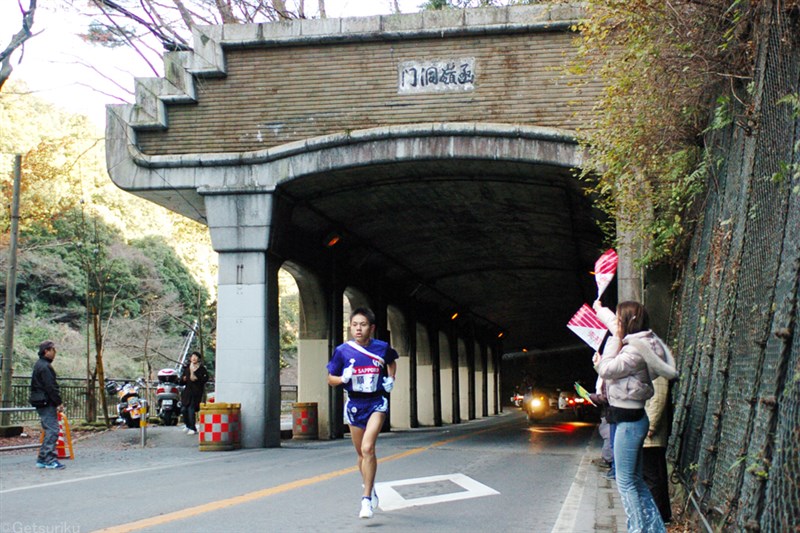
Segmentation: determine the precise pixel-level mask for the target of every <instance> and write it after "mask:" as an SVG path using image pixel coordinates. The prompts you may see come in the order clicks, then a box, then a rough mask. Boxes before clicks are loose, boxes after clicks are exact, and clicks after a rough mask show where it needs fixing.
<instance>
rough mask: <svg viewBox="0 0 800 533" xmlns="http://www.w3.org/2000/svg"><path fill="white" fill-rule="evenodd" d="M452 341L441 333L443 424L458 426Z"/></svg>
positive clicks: (440, 378) (440, 358)
mask: <svg viewBox="0 0 800 533" xmlns="http://www.w3.org/2000/svg"><path fill="white" fill-rule="evenodd" d="M450 344H451V339H450V338H449V336H448V335H445V334H444V333H442V332H440V333H439V354H440V357H439V386H440V388H441V409H442V423H447V424H457V423H458V420H457V419H456V415H455V410H454V409H453V405H454V404H455V403H456V402H454V401H453V385H454V383H455V382H456V380H455V379H454V378H453V374H454V372H453V357H452V354H451V349H450Z"/></svg>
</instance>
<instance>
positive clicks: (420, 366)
mask: <svg viewBox="0 0 800 533" xmlns="http://www.w3.org/2000/svg"><path fill="white" fill-rule="evenodd" d="M415 329H416V336H417V379H416V382H415V383H416V396H417V420H418V422H419V424H420V425H422V426H435V425H436V418H435V416H434V410H433V405H434V402H435V401H436V393H435V392H434V388H433V359H432V356H431V345H430V337H429V336H428V331H427V329H426V328H425V327H424V326H423V325H422V324H415ZM437 379H438V373H437Z"/></svg>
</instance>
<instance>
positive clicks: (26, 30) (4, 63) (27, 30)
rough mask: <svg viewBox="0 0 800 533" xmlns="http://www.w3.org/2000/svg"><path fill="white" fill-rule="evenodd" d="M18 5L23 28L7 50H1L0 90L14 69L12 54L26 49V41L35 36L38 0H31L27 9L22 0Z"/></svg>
mask: <svg viewBox="0 0 800 533" xmlns="http://www.w3.org/2000/svg"><path fill="white" fill-rule="evenodd" d="M17 5H19V10H20V12H21V13H22V29H20V30H19V31H18V32H17V33H15V34H14V36H13V37H12V38H11V42H10V43H8V46H6V48H5V50H3V51H2V52H0V90H2V89H3V85H4V84H5V83H6V80H7V79H8V78H9V76H11V71H13V70H14V67H12V66H11V55H12V54H13V53H14V51H15V50H16V49H17V48H20V47H23V50H24V45H25V41H27V40H28V39H30V38H31V37H33V36H34V33H33V32H32V31H31V28H32V27H33V16H34V14H35V13H36V0H30V3H29V4H28V10H27V11H26V10H25V9H24V8H23V7H22V4H21V3H20V0H18V2H17Z"/></svg>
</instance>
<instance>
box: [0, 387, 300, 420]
mask: <svg viewBox="0 0 800 533" xmlns="http://www.w3.org/2000/svg"><path fill="white" fill-rule="evenodd" d="M106 381H116V382H117V383H125V382H127V381H131V382H132V381H134V380H133V379H116V378H114V379H108V380H106ZM30 383H31V380H30V378H29V377H25V376H15V377H13V378H12V382H11V405H10V406H8V409H11V411H10V412H11V417H10V418H11V420H10V423H11V424H23V423H25V422H29V423H31V422H38V421H39V415H38V414H37V413H36V410H35V409H33V408H30V409H27V408H28V407H30V404H29V403H28V398H29V396H30V390H31V387H30ZM157 385H158V382H155V381H153V382H149V383H148V387H146V388H145V389H143V390H141V391H140V394H141V395H142V396H143V397H144V398H146V399H147V401H148V402H149V403H150V405H153V406H154V405H155V404H156V386H157ZM58 386H59V388H60V389H61V399H62V400H63V401H64V410H65V411H66V412H67V413H68V415H69V418H70V420H86V398H87V395H88V392H87V388H86V379H83V378H58ZM95 390H96V392H95V398H96V402H97V410H96V412H97V419H98V420H102V418H103V414H102V413H103V407H102V404H101V397H100V394H105V395H106V399H107V401H108V416H109V417H110V418H111V419H112V420H115V419H116V418H117V413H116V408H115V406H116V404H117V398H116V396H113V395H109V394H108V392H107V391H106V390H105V389H100V388H98V387H97V384H95ZM206 390H207V391H208V392H211V391H213V390H214V382H213V381H210V382H209V383H208V384H207V385H206ZM98 393H99V394H98ZM296 401H297V385H281V403H282V404H286V403H292V402H296ZM20 408H24V409H22V410H21V409H20ZM151 413H152V412H151Z"/></svg>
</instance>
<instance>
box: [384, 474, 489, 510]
mask: <svg viewBox="0 0 800 533" xmlns="http://www.w3.org/2000/svg"><path fill="white" fill-rule="evenodd" d="M439 481H450V482H452V483H455V484H456V485H458V486H459V487H461V488H462V489H464V490H459V491H458V492H451V493H447V494H437V495H435V496H425V497H421V498H411V499H406V498H404V497H403V496H402V495H401V494H400V493H399V492H397V490H395V487H402V486H407V485H423V484H425V483H435V482H439ZM375 491H376V492H377V493H378V498H380V508H381V509H382V510H384V511H394V510H397V509H404V508H406V507H416V506H419V505H432V504H435V503H444V502H452V501H456V500H466V499H469V498H480V497H482V496H492V495H494V494H500V493H499V492H497V491H496V490H494V489H492V488H490V487H487V486H486V485H484V484H483V483H480V482H478V481H475V480H474V479H472V478H470V477H467V476H465V475H464V474H446V475H442V476H429V477H419V478H414V479H403V480H399V481H384V482H381V483H376V484H375Z"/></svg>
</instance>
